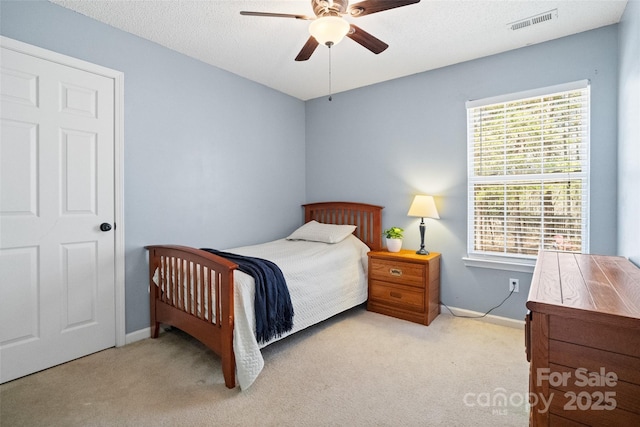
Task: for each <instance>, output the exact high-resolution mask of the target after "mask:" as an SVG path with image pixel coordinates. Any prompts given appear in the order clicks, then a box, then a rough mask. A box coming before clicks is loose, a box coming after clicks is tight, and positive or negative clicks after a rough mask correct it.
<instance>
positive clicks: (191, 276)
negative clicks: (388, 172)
mask: <svg viewBox="0 0 640 427" xmlns="http://www.w3.org/2000/svg"><path fill="white" fill-rule="evenodd" d="M303 208H304V224H303V226H302V227H300V228H299V229H298V230H296V231H295V232H294V233H292V234H291V235H290V236H287V237H286V238H283V239H279V240H276V241H273V242H267V243H263V244H260V245H253V246H245V247H239V248H230V249H225V251H227V252H230V253H234V254H240V255H247V256H253V257H260V258H264V259H268V260H270V261H273V262H274V263H275V264H277V265H278V266H279V267H280V269H281V270H282V273H283V274H284V276H285V278H286V280H287V285H288V286H289V293H290V295H291V302H292V303H293V307H294V310H295V315H294V319H293V329H291V330H290V331H288V332H287V333H283V334H281V335H279V336H277V337H274V338H272V339H270V340H269V341H267V342H258V340H257V339H256V337H255V327H256V325H255V317H254V313H253V309H252V304H253V296H254V287H255V284H254V282H253V278H251V277H250V276H249V275H248V274H245V273H244V272H242V271H240V270H239V269H238V264H236V263H235V262H232V261H230V260H228V259H226V258H223V257H221V256H218V255H215V254H213V253H210V252H207V251H206V250H202V249H197V248H192V247H186V246H177V245H152V246H146V249H147V250H148V251H149V281H150V285H149V290H150V292H149V294H150V322H151V337H152V338H157V337H158V334H159V332H160V325H161V324H164V325H169V326H174V327H176V328H178V329H180V330H182V331H184V332H186V333H187V334H189V335H191V336H193V337H194V338H196V339H197V340H199V341H200V342H202V343H203V344H204V345H206V346H207V347H208V348H210V349H211V350H212V351H213V352H214V353H216V354H217V355H218V356H219V357H220V359H221V362H222V372H223V376H224V382H225V385H226V386H227V387H228V388H234V387H236V385H237V384H236V381H237V382H238V384H239V386H240V388H241V389H246V388H248V387H249V386H251V384H252V383H253V382H254V380H255V379H256V378H257V376H258V374H259V373H260V371H261V370H262V368H263V366H264V360H263V359H262V355H261V352H260V349H261V348H263V347H265V346H266V345H269V344H271V343H272V342H275V341H277V340H279V339H282V338H284V337H286V336H288V335H290V334H292V333H295V332H297V331H299V330H302V329H305V328H307V327H309V326H311V325H313V324H316V323H319V322H321V321H323V320H325V319H327V318H329V317H331V316H333V315H335V314H338V313H339V312H342V311H345V310H347V309H349V308H352V307H355V306H357V305H360V304H362V303H364V302H365V301H366V299H367V277H366V273H367V255H366V254H367V252H368V251H369V250H379V249H380V248H381V247H382V219H381V216H382V215H381V213H382V209H383V208H382V207H381V206H375V205H370V204H363V203H352V202H322V203H311V204H306V205H303ZM349 225H351V226H355V230H353V227H351V228H350V229H349V230H348V232H347V233H346V234H348V235H347V236H346V237H343V236H339V239H342V240H339V241H336V242H334V241H329V240H324V239H325V238H326V237H325V234H322V237H321V238H319V239H315V238H314V237H313V236H315V235H316V234H314V235H313V236H312V237H311V238H309V239H308V238H307V237H308V231H309V230H311V231H313V232H314V233H315V232H316V231H317V230H318V227H323V228H321V230H322V233H324V231H325V230H327V229H330V230H331V232H330V233H329V234H330V238H331V239H333V238H334V236H335V235H338V234H340V233H343V234H344V231H345V227H347V226H349ZM303 229H304V230H307V232H304V231H303ZM334 230H335V231H337V232H338V233H337V234H336V233H334ZM351 230H353V231H351ZM300 232H302V234H300ZM297 237H300V238H297ZM316 240H319V241H316ZM336 240H337V239H336Z"/></svg>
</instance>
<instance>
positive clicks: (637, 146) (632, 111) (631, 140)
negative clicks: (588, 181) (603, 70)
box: [618, 0, 640, 267]
mask: <svg viewBox="0 0 640 427" xmlns="http://www.w3.org/2000/svg"><path fill="white" fill-rule="evenodd" d="M619 27H620V78H619V82H620V87H619V108H618V111H619V129H620V131H619V142H618V144H619V147H618V163H619V168H618V185H619V193H620V196H619V207H618V209H619V212H618V217H619V220H618V221H619V228H618V236H619V237H618V239H619V242H618V244H619V253H620V255H624V256H626V257H628V258H629V259H630V260H631V261H632V262H634V263H635V264H636V265H637V266H639V267H640V1H639V0H629V2H628V3H627V8H626V9H625V12H624V14H623V15H622V20H621V21H620V25H619Z"/></svg>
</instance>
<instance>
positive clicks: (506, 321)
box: [440, 305, 524, 329]
mask: <svg viewBox="0 0 640 427" xmlns="http://www.w3.org/2000/svg"><path fill="white" fill-rule="evenodd" d="M449 310H451V312H453V313H454V314H455V315H457V316H469V317H472V318H473V317H477V318H476V319H474V320H480V321H482V322H487V323H493V324H494V325H500V326H507V327H509V328H516V329H524V320H516V319H510V318H508V317H501V316H494V315H493V314H487V315H486V316H484V317H480V316H482V315H483V314H484V313H480V312H478V311H471V310H467V309H464V308H457V307H449V308H447V307H445V306H443V305H440V313H442V314H448V315H450V316H451V312H450V311H449Z"/></svg>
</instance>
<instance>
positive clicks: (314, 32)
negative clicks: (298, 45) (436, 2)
mask: <svg viewBox="0 0 640 427" xmlns="http://www.w3.org/2000/svg"><path fill="white" fill-rule="evenodd" d="M419 2H420V0H364V1H361V2H359V3H356V4H353V5H351V6H349V0H311V7H313V13H314V14H315V16H306V15H294V14H288V13H269V12H247V11H242V12H240V14H241V15H248V16H267V17H274V18H295V19H303V20H307V21H312V22H311V24H310V25H309V33H310V34H311V36H310V37H309V39H308V40H307V42H306V43H305V44H304V46H303V47H302V50H301V51H300V53H298V56H296V61H306V60H307V59H309V58H310V57H311V55H312V54H313V52H314V51H315V50H316V47H318V45H319V44H320V43H322V44H324V45H326V46H328V47H331V46H333V45H335V44H337V43H338V42H340V40H342V39H343V38H344V37H345V36H347V37H349V38H350V39H351V40H353V41H355V42H357V43H359V44H360V45H362V46H364V47H366V48H367V49H369V50H370V51H371V52H373V53H375V54H378V53H380V52H383V51H384V50H385V49H386V48H388V47H389V45H388V44H386V43H385V42H383V41H382V40H380V39H378V38H376V37H374V36H372V35H371V34H369V33H367V32H366V31H364V30H362V29H360V27H357V26H355V25H353V24H350V23H349V22H347V21H346V20H345V19H344V18H343V17H342V16H343V15H348V16H351V17H353V18H359V17H361V16H365V15H371V14H372V13H378V12H383V11H385V10H389V9H395V8H396V7H402V6H408V5H411V4H415V3H419Z"/></svg>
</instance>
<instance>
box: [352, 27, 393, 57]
mask: <svg viewBox="0 0 640 427" xmlns="http://www.w3.org/2000/svg"><path fill="white" fill-rule="evenodd" d="M347 37H349V38H350V39H351V40H353V41H355V42H356V43H360V44H361V45H362V46H364V47H366V48H367V49H369V50H370V51H371V52H373V53H375V54H376V55H377V54H379V53H380V52H384V50H385V49H386V48H388V47H389V45H388V44H386V43H385V42H383V41H382V40H380V39H378V38H376V37H374V36H372V35H371V34H369V33H367V32H366V31H364V30H362V29H360V28H359V27H356V26H355V25H353V24H351V30H350V31H349V33H347Z"/></svg>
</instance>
